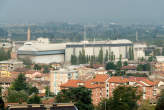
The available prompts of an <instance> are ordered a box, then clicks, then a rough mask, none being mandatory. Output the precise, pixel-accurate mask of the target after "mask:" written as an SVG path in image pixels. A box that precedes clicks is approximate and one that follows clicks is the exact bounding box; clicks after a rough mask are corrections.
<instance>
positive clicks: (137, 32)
mask: <svg viewBox="0 0 164 110" xmlns="http://www.w3.org/2000/svg"><path fill="white" fill-rule="evenodd" d="M136 41H138V31H136Z"/></svg>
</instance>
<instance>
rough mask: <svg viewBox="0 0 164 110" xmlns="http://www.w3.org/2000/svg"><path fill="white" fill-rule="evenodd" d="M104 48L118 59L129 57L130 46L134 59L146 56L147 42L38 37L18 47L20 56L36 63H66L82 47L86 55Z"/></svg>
mask: <svg viewBox="0 0 164 110" xmlns="http://www.w3.org/2000/svg"><path fill="white" fill-rule="evenodd" d="M101 48H102V50H103V53H104V56H105V53H106V51H108V52H109V53H111V52H112V53H113V55H114V56H115V60H118V59H119V57H120V55H121V56H122V59H127V58H128V55H129V48H133V50H134V59H135V60H137V59H139V58H142V57H145V48H146V44H141V43H133V42H132V41H130V40H127V39H121V40H109V41H95V42H89V41H83V42H74V43H56V44H52V43H49V40H48V39H45V38H38V39H37V41H28V42H26V43H24V45H23V46H22V47H20V48H19V49H18V58H25V57H30V58H31V60H32V62H34V63H46V64H49V63H53V62H55V63H66V64H69V63H70V61H71V55H76V56H79V52H80V51H82V49H84V50H85V55H90V56H91V55H95V56H98V54H99V51H100V49H101Z"/></svg>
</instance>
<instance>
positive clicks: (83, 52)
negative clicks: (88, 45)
mask: <svg viewBox="0 0 164 110" xmlns="http://www.w3.org/2000/svg"><path fill="white" fill-rule="evenodd" d="M82 64H86V56H85V50H84V48H83V49H82Z"/></svg>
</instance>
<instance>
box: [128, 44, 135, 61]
mask: <svg viewBox="0 0 164 110" xmlns="http://www.w3.org/2000/svg"><path fill="white" fill-rule="evenodd" d="M129 60H134V52H133V47H130V48H129Z"/></svg>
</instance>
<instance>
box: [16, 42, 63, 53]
mask: <svg viewBox="0 0 164 110" xmlns="http://www.w3.org/2000/svg"><path fill="white" fill-rule="evenodd" d="M65 46H66V44H65V43H60V44H59V43H58V44H52V43H40V42H26V43H24V45H23V46H22V47H20V48H19V49H18V51H49V50H63V49H65Z"/></svg>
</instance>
